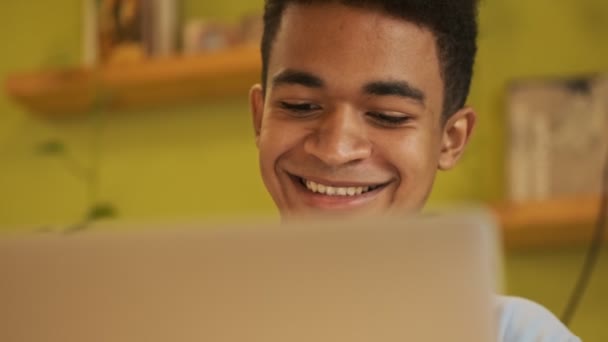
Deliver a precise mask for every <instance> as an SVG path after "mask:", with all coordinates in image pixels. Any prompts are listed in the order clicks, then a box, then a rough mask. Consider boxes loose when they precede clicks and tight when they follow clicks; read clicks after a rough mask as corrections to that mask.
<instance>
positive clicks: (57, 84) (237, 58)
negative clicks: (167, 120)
mask: <svg viewBox="0 0 608 342" xmlns="http://www.w3.org/2000/svg"><path fill="white" fill-rule="evenodd" d="M260 71H261V61H260V56H259V52H258V47H257V46H243V47H239V48H233V49H230V50H226V51H221V52H216V53H209V54H204V55H202V54H201V55H196V56H181V57H175V58H165V59H151V60H146V61H143V62H138V63H131V64H120V65H118V64H116V65H108V66H103V67H99V68H72V69H61V70H44V71H39V72H29V73H19V74H13V75H9V77H8V79H7V80H6V90H7V92H8V93H9V95H10V96H11V97H12V98H14V100H15V101H16V102H18V103H20V104H21V105H23V106H24V107H26V108H27V109H28V110H30V111H31V112H33V113H35V114H41V115H44V116H47V117H62V116H69V115H73V114H77V113H85V112H88V111H90V110H91V109H93V108H95V107H96V106H103V108H104V109H133V108H145V107H152V106H159V105H167V104H179V103H188V102H196V101H200V100H209V99H216V98H222V97H230V96H238V97H240V98H246V96H247V92H248V90H249V88H250V87H251V85H253V84H254V83H256V82H259V80H260Z"/></svg>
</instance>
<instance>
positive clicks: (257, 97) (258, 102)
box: [249, 84, 264, 145]
mask: <svg viewBox="0 0 608 342" xmlns="http://www.w3.org/2000/svg"><path fill="white" fill-rule="evenodd" d="M249 109H250V110H251V116H252V119H253V129H254V132H255V144H256V145H258V142H259V140H260V130H261V129H262V119H263V116H264V91H263V90H262V86H261V85H260V84H256V85H254V86H253V87H251V90H250V91H249Z"/></svg>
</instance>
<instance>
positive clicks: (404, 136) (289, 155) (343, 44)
mask: <svg viewBox="0 0 608 342" xmlns="http://www.w3.org/2000/svg"><path fill="white" fill-rule="evenodd" d="M443 89H444V83H443V80H442V77H441V73H440V64H439V60H438V56H437V47H436V44H435V37H434V35H433V33H432V32H431V31H430V30H428V29H426V28H424V27H420V26H418V25H415V24H413V23H410V22H408V21H404V20H402V19H398V18H393V17H389V16H387V15H385V14H382V13H381V12H379V11H372V10H369V9H359V8H353V7H348V6H344V5H340V4H313V5H299V4H292V5H289V7H288V8H287V9H286V11H285V13H284V15H283V19H282V24H281V28H280V30H279V32H278V34H277V37H276V39H275V41H274V45H273V47H272V51H271V54H270V61H269V65H268V79H267V80H266V89H265V91H264V90H263V87H262V86H261V85H255V86H254V87H253V88H252V90H251V93H250V102H251V111H252V114H253V123H254V129H255V133H256V143H257V146H258V149H259V151H260V167H261V172H262V178H263V180H264V183H265V185H266V187H267V188H268V191H269V192H270V194H271V196H272V198H273V200H274V201H275V203H276V205H277V207H278V208H279V211H280V212H281V215H282V216H283V217H284V218H291V217H301V216H311V215H330V216H331V215H344V214H346V215H375V214H379V213H392V214H396V213H410V212H416V211H418V210H420V209H421V208H422V207H423V206H424V203H425V202H426V199H427V197H428V195H429V193H430V191H431V189H432V186H433V182H434V179H435V175H436V172H437V170H447V169H450V168H452V167H453V166H454V165H455V164H456V163H457V161H458V160H459V158H460V157H461V155H462V153H463V151H464V149H465V147H466V145H467V143H468V141H469V138H470V135H471V132H472V129H473V127H474V125H475V119H476V114H475V112H474V111H473V109H471V108H469V107H465V108H462V109H460V110H458V111H457V112H455V113H451V115H450V116H449V118H448V119H444V118H443V117H442V115H441V113H442V111H443V98H444V93H443V91H444V90H443Z"/></svg>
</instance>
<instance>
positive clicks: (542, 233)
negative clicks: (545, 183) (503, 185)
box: [492, 195, 608, 248]
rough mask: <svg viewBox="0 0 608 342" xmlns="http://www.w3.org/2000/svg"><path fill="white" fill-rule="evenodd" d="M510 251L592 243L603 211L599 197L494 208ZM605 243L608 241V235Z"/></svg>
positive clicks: (563, 199)
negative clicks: (598, 218) (522, 248)
mask: <svg viewBox="0 0 608 342" xmlns="http://www.w3.org/2000/svg"><path fill="white" fill-rule="evenodd" d="M492 208H493V209H494V212H495V213H496V216H497V217H498V220H499V221H500V223H501V225H502V227H503V231H502V233H503V239H504V241H505V245H506V247H507V248H518V247H551V246H560V245H573V244H586V243H588V242H589V241H590V239H591V237H592V235H593V230H594V229H595V222H596V220H597V217H598V213H599V208H600V197H599V195H590V196H580V197H568V198H556V199H551V200H545V201H536V202H524V203H502V204H497V205H494V206H492ZM604 237H605V240H606V241H608V234H607V235H606V236H604Z"/></svg>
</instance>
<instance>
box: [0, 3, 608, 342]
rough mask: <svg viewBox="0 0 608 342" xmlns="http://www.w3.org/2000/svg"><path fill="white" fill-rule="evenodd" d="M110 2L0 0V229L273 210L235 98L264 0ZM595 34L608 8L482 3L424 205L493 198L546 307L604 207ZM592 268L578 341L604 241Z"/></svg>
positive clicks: (603, 118) (516, 269) (511, 245)
mask: <svg viewBox="0 0 608 342" xmlns="http://www.w3.org/2000/svg"><path fill="white" fill-rule="evenodd" d="M120 2H121V1H107V0H104V1H82V0H56V1H52V2H40V1H37V2H34V1H27V0H26V1H4V2H2V4H0V23H1V25H2V30H0V42H1V43H2V44H3V45H4V46H3V48H2V54H1V55H0V78H1V79H2V80H3V82H5V87H4V89H3V91H2V92H0V231H4V232H12V231H23V230H37V229H50V230H55V229H62V228H64V227H70V226H73V225H78V224H80V223H82V222H83V221H87V220H97V219H103V220H111V221H113V222H125V223H130V222H137V223H141V222H154V223H158V222H165V223H169V224H170V223H172V222H197V221H204V220H209V219H215V218H221V217H226V216H228V217H250V216H262V217H268V216H270V217H278V216H277V213H276V210H275V208H274V205H273V203H272V202H271V200H270V197H269V196H268V195H267V193H266V191H265V189H264V187H263V184H262V182H261V180H260V176H259V172H258V165H257V151H256V148H255V145H254V141H253V130H252V127H251V124H250V115H249V110H248V104H247V91H248V88H249V85H250V84H252V83H253V82H255V81H256V80H257V76H258V73H259V71H258V64H259V60H258V58H259V57H258V56H257V50H256V49H257V47H256V46H255V42H256V41H257V39H258V34H259V29H260V27H259V16H260V15H261V9H262V1H261V0H257V1H251V0H224V1H217V2H216V1H198V0H182V1H181V2H179V3H177V2H174V1H162V0H160V1H158V2H157V3H156V5H155V6H160V7H153V8H150V7H149V6H145V5H143V3H139V2H137V1H132V2H133V3H132V4H131V1H122V2H123V3H122V6H123V7H122V8H121V7H117V6H118V5H117V3H120ZM104 3H105V4H106V5H107V6H109V7H107V8H105V7H103V6H104V5H103V4H104ZM112 6H114V7H112ZM162 6H165V7H162ZM104 11H105V12H104ZM607 42H608V2H606V1H604V0H563V1H550V0H535V1H523V0H516V1H499V0H484V1H482V2H481V8H480V37H479V54H478V60H477V64H476V69H475V77H474V81H473V88H472V93H471V96H470V98H469V103H470V104H471V105H472V106H474V107H475V108H476V109H477V112H478V114H479V122H478V126H477V129H476V132H475V135H474V138H473V140H472V143H471V145H470V146H469V148H468V150H467V152H466V154H465V157H464V160H463V161H462V162H461V163H460V165H459V166H458V167H457V168H456V169H455V170H453V171H450V172H447V173H442V174H441V175H440V176H439V179H438V181H437V185H436V187H435V189H434V192H433V194H432V196H431V200H430V204H429V205H430V207H431V208H433V207H440V206H444V205H446V204H447V205H454V204H456V205H460V204H468V203H482V204H487V205H489V206H491V207H492V208H495V209H496V211H497V213H499V216H500V217H501V221H502V222H503V224H504V225H505V232H504V236H505V246H506V252H507V254H506V255H507V256H506V260H505V265H506V274H507V292H508V293H510V294H514V295H520V296H524V297H528V298H531V299H533V300H535V301H538V302H540V303H541V304H543V305H545V306H547V307H548V308H549V309H550V310H552V311H553V312H555V313H556V314H558V315H559V314H560V313H561V311H562V310H563V309H564V306H565V303H566V300H567V298H568V295H569V293H570V291H571V289H572V287H573V286H574V283H575V279H576V277H577V276H578V273H579V270H580V267H581V265H582V261H583V257H584V253H585V250H586V246H587V242H588V241H589V239H590V237H591V230H592V228H593V222H594V220H595V215H596V213H597V206H598V205H599V200H598V199H599V190H600V188H599V186H600V184H601V182H600V179H601V165H602V163H603V159H604V154H605V153H604V151H605V150H606V136H608V134H607V133H608V124H607V123H608V103H607V102H606V101H607V100H606V99H607V98H608V91H607V90H608V88H607V87H606V84H607V81H606V77H605V76H602V75H607V74H608V44H607ZM150 59H153V60H154V61H150ZM159 89H160V90H159ZM602 94H603V95H602ZM560 101H564V102H560ZM554 113H556V114H554ZM531 116H534V117H535V118H536V119H534V120H523V121H524V122H523V123H522V119H519V118H521V117H525V118H529V117H531ZM556 117H557V118H556ZM569 120H570V121H569ZM528 121H530V122H532V124H530V123H528ZM573 122H574V123H580V122H584V123H585V124H580V125H577V124H573ZM572 127H574V128H572ZM581 139H582V140H584V141H585V143H581V141H582V140H581ZM565 150H567V151H568V153H564V151H565ZM565 155H567V156H570V157H564V156H565ZM568 158H570V159H568ZM572 158H575V159H572ZM576 158H579V159H576ZM565 166H568V167H570V168H569V169H568V171H567V172H565V174H564V172H561V174H560V173H559V172H556V170H564V167H565ZM580 179H585V180H587V181H588V182H578V181H572V182H570V180H580ZM571 183H572V185H568V186H562V185H563V184H571ZM538 184H542V186H539V185H538ZM596 267H597V268H596V272H595V274H594V276H593V278H592V280H591V283H590V286H589V288H588V291H587V294H586V296H585V297H584V299H583V302H582V303H581V307H580V310H579V312H578V314H577V316H576V318H575V319H574V322H573V325H572V329H573V331H574V332H575V333H576V334H578V335H579V336H581V337H582V338H583V340H585V341H606V340H608V328H606V322H608V295H607V292H608V255H607V254H606V252H605V251H603V252H602V254H601V256H600V260H599V262H598V264H597V266H596Z"/></svg>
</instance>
